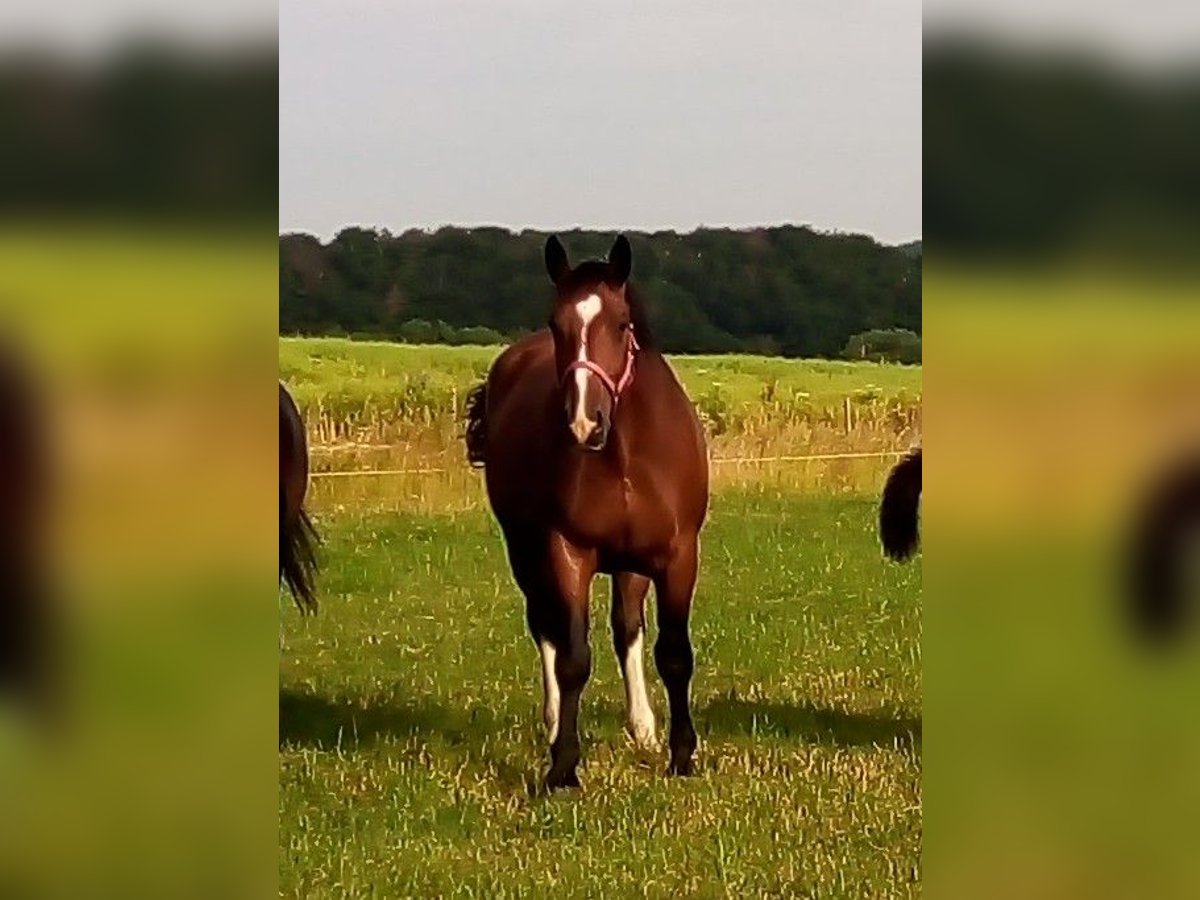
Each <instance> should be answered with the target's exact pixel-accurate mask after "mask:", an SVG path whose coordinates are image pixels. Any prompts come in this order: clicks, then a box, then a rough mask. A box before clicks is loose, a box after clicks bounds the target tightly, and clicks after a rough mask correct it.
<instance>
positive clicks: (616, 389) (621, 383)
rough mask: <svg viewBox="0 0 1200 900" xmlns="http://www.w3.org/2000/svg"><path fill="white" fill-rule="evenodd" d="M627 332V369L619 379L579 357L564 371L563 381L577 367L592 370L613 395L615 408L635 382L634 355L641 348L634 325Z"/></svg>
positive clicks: (588, 360) (610, 394)
mask: <svg viewBox="0 0 1200 900" xmlns="http://www.w3.org/2000/svg"><path fill="white" fill-rule="evenodd" d="M625 333H626V335H628V337H627V339H626V341H625V369H624V371H622V372H621V377H620V378H619V379H617V380H616V381H615V382H614V381H613V380H612V378H611V377H610V376H609V374H608V373H607V372H605V371H604V370H603V369H602V368H600V367H599V366H598V365H596V363H594V362H592V361H591V360H590V359H577V360H575V361H574V362H572V363H571V364H570V365H568V366H567V368H566V371H565V372H563V377H562V380H563V382H564V383H565V382H566V380H567V378H568V377H570V375H571V373H572V372H574V371H575V370H576V369H584V370H586V371H588V372H591V373H592V374H593V375H595V376H596V377H597V378H599V379H600V383H601V384H602V385H604V387H605V389H606V390H607V391H608V393H609V396H611V397H612V402H613V407H614V408H615V407H616V405H617V401H618V400H620V399H621V393H622V392H623V391H624V390H625V389H626V388H627V387H629V385H631V384H632V383H633V357H634V355H635V354H636V353H637V352H638V350H640V349H641V347H639V346H638V342H637V337H636V336H635V335H634V333H633V326H632V325H630V326H629V330H628V331H627V332H625Z"/></svg>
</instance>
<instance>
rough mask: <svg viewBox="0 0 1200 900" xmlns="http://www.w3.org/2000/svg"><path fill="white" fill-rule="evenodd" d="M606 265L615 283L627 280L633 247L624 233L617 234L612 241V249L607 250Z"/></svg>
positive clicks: (631, 267) (630, 268) (631, 262)
mask: <svg viewBox="0 0 1200 900" xmlns="http://www.w3.org/2000/svg"><path fill="white" fill-rule="evenodd" d="M608 266H609V268H610V269H611V270H612V277H613V281H614V282H615V283H616V284H619V285H620V284H624V283H625V282H626V281H628V280H629V273H630V271H631V270H632V269H633V249H632V248H631V247H630V246H629V238H627V237H625V235H623V234H618V235H617V239H616V240H615V241H613V245H612V249H611V250H609V251H608Z"/></svg>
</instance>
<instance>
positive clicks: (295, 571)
mask: <svg viewBox="0 0 1200 900" xmlns="http://www.w3.org/2000/svg"><path fill="white" fill-rule="evenodd" d="M283 502H284V498H283V492H282V490H281V491H280V494H279V506H280V513H281V514H280V517H279V521H280V527H279V572H280V575H281V576H282V578H283V580H284V582H285V583H286V584H287V586H288V590H290V591H291V592H292V597H293V598H294V599H295V601H296V606H298V607H299V608H300V612H302V613H315V612H316V611H317V595H316V590H315V586H314V581H315V576H316V574H317V545H318V544H319V543H320V542H321V538H320V535H318V534H317V529H316V528H315V527H314V526H313V523H312V520H311V519H309V517H308V513H306V512H305V511H304V510H303V509H301V510H300V514H299V515H298V516H297V517H296V521H295V524H294V525H293V526H292V527H291V528H288V527H287V526H285V525H284V524H283V521H284V517H283V515H282V512H283Z"/></svg>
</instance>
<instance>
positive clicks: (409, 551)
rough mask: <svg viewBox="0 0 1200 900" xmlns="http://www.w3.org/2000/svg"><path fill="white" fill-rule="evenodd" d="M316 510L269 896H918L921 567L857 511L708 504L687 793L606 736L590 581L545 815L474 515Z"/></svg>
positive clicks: (612, 726) (526, 718) (290, 666)
mask: <svg viewBox="0 0 1200 900" xmlns="http://www.w3.org/2000/svg"><path fill="white" fill-rule="evenodd" d="M478 487H479V489H480V490H481V489H482V488H481V486H478ZM317 516H318V519H319V524H320V526H321V527H322V529H323V531H324V533H325V536H326V540H327V544H326V547H325V552H324V558H325V560H326V570H325V573H324V576H323V582H322V587H323V594H324V606H323V609H322V612H321V614H320V615H319V616H318V617H316V618H314V619H308V620H301V619H300V618H299V617H298V616H296V615H294V614H292V613H291V611H290V610H289V611H288V614H287V615H286V616H285V619H284V628H285V631H286V635H287V637H286V640H287V649H286V651H285V653H284V655H283V661H282V673H281V688H280V691H281V693H280V791H281V795H280V843H281V858H280V879H281V880H280V890H281V893H282V894H283V895H285V896H295V897H314V896H389V897H392V896H451V895H453V896H487V897H508V896H518V895H521V896H529V895H534V896H536V895H546V894H548V893H550V892H551V891H554V892H555V893H556V895H558V896H643V895H645V896H671V895H673V896H762V895H775V896H781V895H791V896H839V897H842V896H845V897H849V896H854V897H886V896H914V895H915V894H916V893H917V892H918V889H919V884H918V879H919V866H920V847H921V812H920V805H921V797H920V776H921V764H920V742H921V724H920V709H921V683H920V672H921V664H920V637H921V618H920V605H919V594H920V570H919V567H917V566H907V567H900V566H895V565H892V564H886V563H884V562H883V561H882V560H881V559H880V555H879V552H878V544H877V540H876V537H875V534H874V516H875V500H874V498H873V497H870V496H865V495H853V494H846V495H837V496H834V495H828V494H821V493H816V494H798V493H794V492H779V491H775V490H767V489H753V488H751V489H736V490H734V489H729V490H726V491H723V492H720V493H718V494H717V495H716V496H715V497H714V501H713V509H712V515H711V518H710V523H709V525H708V526H707V527H706V531H705V533H704V545H703V560H702V568H701V577H700V585H699V588H698V593H697V597H696V602H695V613H694V618H693V626H692V631H693V639H694V642H695V646H696V654H697V675H696V679H695V682H694V686H693V707H694V711H695V717H696V723H697V729H698V731H699V733H700V736H701V747H700V752H699V755H698V763H699V770H700V774H699V775H698V776H696V777H694V778H691V779H685V780H678V779H674V780H670V779H667V778H665V777H664V776H663V769H664V768H665V757H664V758H663V759H646V758H643V757H641V756H639V755H638V753H637V752H636V751H635V750H634V749H633V748H632V747H631V746H630V745H628V744H627V742H626V739H625V738H624V734H623V729H622V722H623V712H622V703H623V694H622V689H621V685H620V675H619V672H618V669H617V665H616V661H615V658H614V656H613V654H612V651H611V643H610V634H609V628H608V623H607V617H608V613H607V592H608V588H607V584H606V583H605V582H602V581H597V590H596V591H595V593H594V596H593V614H592V618H593V623H594V627H593V639H592V645H593V652H594V659H595V663H594V674H593V677H592V680H591V682H590V683H589V685H588V688H587V690H586V692H585V694H584V706H583V712H582V716H581V726H582V733H583V741H584V764H583V767H582V768H581V773H580V774H581V778H582V781H583V785H584V787H583V789H582V791H581V792H578V793H576V792H567V793H564V794H561V795H556V796H553V797H545V796H541V795H540V794H538V792H537V790H536V788H537V785H538V782H539V779H540V777H541V775H542V773H543V771H544V767H545V764H546V762H547V754H546V748H545V746H544V743H543V740H542V737H541V734H540V703H541V700H540V696H541V683H540V670H539V666H538V661H537V656H536V653H535V651H534V648H533V644H532V642H531V641H530V640H529V638H528V637H527V635H526V634H525V625H524V615H523V608H522V601H521V599H520V595H519V594H518V592H517V590H516V588H515V587H514V586H513V584H512V581H511V578H510V575H509V572H508V568H507V564H506V560H505V556H504V550H503V544H502V541H501V539H500V536H499V533H498V531H497V529H496V527H495V525H494V523H493V521H492V520H491V517H490V515H489V514H488V513H486V512H485V511H484V510H482V509H479V508H478V507H474V508H469V509H467V511H465V512H460V513H455V514H433V515H409V514H405V513H403V512H367V513H359V512H353V511H352V512H345V511H343V512H333V511H332V506H330V507H329V508H328V509H327V510H326V511H325V512H324V513H323V512H322V511H321V510H320V509H319V510H318V511H317ZM649 606H650V618H651V622H653V603H651V604H650V605H649ZM650 631H651V634H653V633H654V626H653V624H651V626H650ZM651 668H652V666H651ZM651 688H652V703H653V704H654V705H655V707H656V712H657V713H658V716H659V720H660V723H661V722H662V719H663V713H664V712H665V697H664V695H663V692H662V689H661V683H660V682H659V681H658V679H657V676H656V675H655V676H653V677H652V678H651Z"/></svg>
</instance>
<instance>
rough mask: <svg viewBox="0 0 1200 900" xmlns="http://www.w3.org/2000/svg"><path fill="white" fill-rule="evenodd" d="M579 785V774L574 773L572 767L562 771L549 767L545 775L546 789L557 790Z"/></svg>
mask: <svg viewBox="0 0 1200 900" xmlns="http://www.w3.org/2000/svg"><path fill="white" fill-rule="evenodd" d="M577 787H580V784H579V776H578V775H577V774H575V770H574V769H568V770H565V771H562V772H558V771H555V770H554V769H551V770H550V772H549V773H548V774H547V775H546V790H547V791H557V790H558V789H559V788H577Z"/></svg>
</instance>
